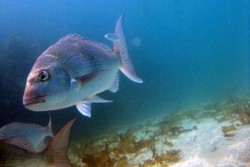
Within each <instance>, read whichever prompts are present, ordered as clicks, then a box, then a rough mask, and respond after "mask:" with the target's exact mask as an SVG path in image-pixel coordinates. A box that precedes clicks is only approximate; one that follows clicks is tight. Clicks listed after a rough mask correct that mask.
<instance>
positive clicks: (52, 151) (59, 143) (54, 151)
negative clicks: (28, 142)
mask: <svg viewBox="0 0 250 167" xmlns="http://www.w3.org/2000/svg"><path fill="white" fill-rule="evenodd" d="M74 122H75V119H73V120H71V121H70V122H68V123H67V124H66V125H65V126H64V127H63V128H62V129H61V130H60V131H59V132H58V133H57V134H56V136H55V137H54V138H53V140H52V141H51V142H50V143H49V145H48V147H47V151H48V153H47V154H48V156H50V158H51V159H50V158H49V159H50V160H51V163H53V165H54V166H56V167H70V162H69V159H68V156H67V152H68V147H69V141H70V133H71V127H72V125H73V124H74Z"/></svg>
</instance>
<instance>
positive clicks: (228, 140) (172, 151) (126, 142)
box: [69, 96, 250, 167]
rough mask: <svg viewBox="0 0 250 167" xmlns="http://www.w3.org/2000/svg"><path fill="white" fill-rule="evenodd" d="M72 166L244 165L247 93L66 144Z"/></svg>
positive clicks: (249, 159)
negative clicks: (69, 144)
mask: <svg viewBox="0 0 250 167" xmlns="http://www.w3.org/2000/svg"><path fill="white" fill-rule="evenodd" d="M69 158H70V160H71V162H72V164H73V166H84V167H85V166H100V167H103V166H107V167H108V166H116V167H119V166H121V167H134V166H144V167H147V166H152V167H153V166H155V167H158V166H159V167H162V166H171V167H210V166H214V167H248V166H250V96H244V97H240V98H230V99H227V100H225V101H221V102H213V103H210V104H207V105H205V106H202V107H197V106H187V107H184V108H183V109H181V110H180V111H179V112H177V113H176V114H171V115H166V116H161V117H160V118H159V119H158V120H152V121H147V122H144V123H140V124H138V125H133V126H131V127H128V128H124V129H119V130H116V131H115V130H114V131H112V132H109V133H108V134H105V135H103V136H99V137H96V138H92V139H88V140H83V139H82V140H78V141H77V142H73V143H72V144H71V147H70V150H69Z"/></svg>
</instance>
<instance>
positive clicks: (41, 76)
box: [38, 71, 50, 82]
mask: <svg viewBox="0 0 250 167" xmlns="http://www.w3.org/2000/svg"><path fill="white" fill-rule="evenodd" d="M49 78H50V76H49V73H48V72H47V71H42V72H41V73H40V74H39V76H38V79H39V81H41V82H46V81H48V80H49Z"/></svg>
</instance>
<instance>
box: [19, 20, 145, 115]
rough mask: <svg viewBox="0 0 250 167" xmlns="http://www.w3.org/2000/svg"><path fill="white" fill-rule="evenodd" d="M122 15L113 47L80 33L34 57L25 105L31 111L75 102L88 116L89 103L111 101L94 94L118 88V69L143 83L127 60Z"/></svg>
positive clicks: (69, 36)
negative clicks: (84, 36) (86, 37)
mask: <svg viewBox="0 0 250 167" xmlns="http://www.w3.org/2000/svg"><path fill="white" fill-rule="evenodd" d="M122 20H123V16H121V17H120V18H119V20H118V21H117V24H116V29H115V35H117V36H118V37H119V42H115V43H114V44H113V45H114V46H113V50H112V49H111V48H109V47H108V46H107V45H104V44H101V43H97V42H93V41H91V40H88V39H85V38H83V37H80V36H79V35H68V36H66V37H63V38H62V39H60V40H59V41H58V42H57V43H55V44H54V45H52V46H50V47H49V48H48V49H47V50H46V51H44V52H43V53H42V54H41V55H40V56H39V57H38V59H37V60H36V62H35V64H34V66H33V68H32V70H31V72H30V74H29V76H28V78H27V83H26V88H25V92H24V97H23V103H24V105H25V106H26V107H27V108H28V109H30V110H33V111H48V110H57V109H62V108H66V107H69V106H73V105H76V107H77V109H78V110H79V111H80V112H81V113H82V114H83V115H85V116H89V117H90V116H91V113H90V112H91V103H95V102H96V103H98V102H110V101H108V100H104V99H102V98H99V97H97V96H96V94H98V93H100V92H103V91H105V90H111V91H112V92H116V91H117V90H118V85H119V84H118V83H119V76H118V71H119V69H120V70H121V71H122V72H123V73H124V74H125V75H126V76H127V77H129V78H130V79H131V80H133V81H135V82H138V83H142V80H141V79H140V78H139V77H137V75H136V73H135V70H134V68H133V65H132V63H131V61H130V59H129V55H128V50H127V45H126V40H125V36H124V33H123V30H122Z"/></svg>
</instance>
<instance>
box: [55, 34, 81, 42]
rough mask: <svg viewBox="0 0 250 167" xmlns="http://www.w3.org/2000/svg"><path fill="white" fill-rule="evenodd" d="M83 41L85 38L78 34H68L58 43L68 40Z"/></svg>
mask: <svg viewBox="0 0 250 167" xmlns="http://www.w3.org/2000/svg"><path fill="white" fill-rule="evenodd" d="M84 39H85V38H84V37H82V36H81V35H79V34H69V35H66V36H64V37H62V38H61V39H60V40H59V41H58V42H64V41H68V40H70V41H77V40H84Z"/></svg>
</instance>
